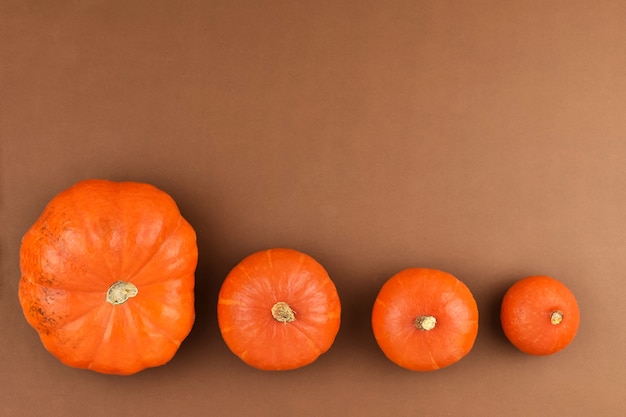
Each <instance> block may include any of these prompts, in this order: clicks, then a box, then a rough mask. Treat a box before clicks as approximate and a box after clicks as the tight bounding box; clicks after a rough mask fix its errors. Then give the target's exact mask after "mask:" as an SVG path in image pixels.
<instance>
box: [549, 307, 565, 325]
mask: <svg viewBox="0 0 626 417" xmlns="http://www.w3.org/2000/svg"><path fill="white" fill-rule="evenodd" d="M562 321H563V312H562V311H561V310H554V311H553V312H552V314H551V315H550V323H552V324H554V325H555V326H556V325H558V324H561V322H562Z"/></svg>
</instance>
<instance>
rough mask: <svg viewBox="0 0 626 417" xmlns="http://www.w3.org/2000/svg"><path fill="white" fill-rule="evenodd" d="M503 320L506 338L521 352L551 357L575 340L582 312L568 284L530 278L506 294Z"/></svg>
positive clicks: (518, 282)
mask: <svg viewBox="0 0 626 417" xmlns="http://www.w3.org/2000/svg"><path fill="white" fill-rule="evenodd" d="M500 320H501V322H502V329H503V330H504V334H505V335H506V337H507V338H508V339H509V341H510V342H511V343H512V344H513V345H514V346H515V347H517V348H518V349H519V350H521V351H522V352H525V353H528V354H531V355H550V354H553V353H556V352H558V351H560V350H562V349H563V348H565V347H566V346H567V345H569V344H570V343H571V342H572V340H574V337H575V336H576V333H577V332H578V326H579V324H580V311H579V309H578V303H577V302H576V298H575V297H574V294H572V292H571V291H570V290H569V289H568V288H567V287H566V286H565V284H563V283H562V282H560V281H558V280H556V279H554V278H551V277H547V276H530V277H526V278H524V279H521V280H519V281H517V282H516V283H515V284H513V285H512V286H511V287H510V288H509V290H508V291H507V292H506V294H505V295H504V298H503V300H502V306H501V310H500Z"/></svg>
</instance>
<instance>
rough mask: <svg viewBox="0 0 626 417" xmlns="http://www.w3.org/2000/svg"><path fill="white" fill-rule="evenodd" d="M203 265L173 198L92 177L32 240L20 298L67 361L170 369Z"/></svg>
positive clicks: (61, 197)
mask: <svg viewBox="0 0 626 417" xmlns="http://www.w3.org/2000/svg"><path fill="white" fill-rule="evenodd" d="M197 258H198V251H197V246H196V235H195V232H194V230H193V228H192V227H191V226H190V225H189V223H187V222H186V221H185V219H183V217H182V216H181V214H180V212H179V210H178V207H177V206H176V204H175V202H174V201H173V200H172V198H171V197H170V196H169V195H167V194H166V193H165V192H163V191H161V190H159V189H157V188H155V187H153V186H151V185H148V184H143V183H133V182H119V183H118V182H111V181H106V180H85V181H82V182H79V183H77V184H76V185H74V186H72V187H70V188H69V189H67V190H65V191H63V192H61V193H60V194H58V195H57V196H56V197H54V198H53V199H52V200H51V201H50V202H49V203H48V205H47V206H46V208H45V209H44V211H43V213H42V214H41V216H40V217H39V219H38V220H37V221H36V222H35V223H34V224H33V226H32V227H31V228H30V229H29V230H28V231H27V233H26V234H25V236H24V237H23V239H22V245H21V249H20V265H21V271H22V277H21V279H20V283H19V300H20V304H21V306H22V309H23V312H24V316H25V317H26V320H27V321H28V323H29V324H30V325H31V326H32V327H33V328H34V329H35V330H36V331H37V332H38V333H39V336H40V339H41V342H42V343H43V345H44V346H45V348H46V349H47V350H48V351H50V352H51V353H52V354H53V355H54V356H56V357H57V358H58V359H59V360H60V361H61V362H63V363H65V364H66V365H69V366H72V367H76V368H84V369H91V370H93V371H96V372H101V373H105V374H119V375H129V374H133V373H136V372H139V371H141V370H143V369H145V368H148V367H154V366H159V365H162V364H164V363H166V362H168V361H169V360H170V359H171V358H172V357H173V356H174V354H175V353H176V351H177V350H178V348H179V345H180V343H181V342H182V341H183V340H184V339H185V337H186V336H187V335H188V333H189V332H190V330H191V327H192V325H193V322H194V314H195V313H194V293H193V290H194V273H195V268H196V264H197ZM116 283H117V284H116ZM114 284H115V285H114ZM127 297H128V298H127Z"/></svg>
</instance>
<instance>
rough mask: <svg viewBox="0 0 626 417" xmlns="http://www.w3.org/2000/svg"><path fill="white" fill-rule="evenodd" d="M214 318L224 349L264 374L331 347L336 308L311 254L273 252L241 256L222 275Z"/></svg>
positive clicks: (328, 281)
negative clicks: (233, 265) (234, 264)
mask: <svg viewBox="0 0 626 417" xmlns="http://www.w3.org/2000/svg"><path fill="white" fill-rule="evenodd" d="M217 307H218V309H217V318H218V324H219V328H220V332H221V335H222V337H223V339H224V341H225V343H226V345H227V346H228V348H229V349H230V350H231V351H232V352H233V353H234V354H235V355H236V356H238V357H239V358H240V359H241V360H242V361H243V362H245V363H246V364H248V365H250V366H252V367H254V368H257V369H260V370H265V371H279V370H292V369H296V368H300V367H303V366H305V365H309V364H311V363H312V362H314V361H315V360H316V359H317V358H318V357H319V356H320V355H321V354H323V353H325V352H326V351H328V349H330V347H331V346H332V344H333V342H334V340H335V337H336V335H337V332H338V331H339V325H340V317H341V304H340V301H339V296H338V294H337V289H336V288H335V284H334V283H333V281H332V280H331V279H330V277H329V276H328V273H327V272H326V270H325V269H324V267H323V266H322V265H320V264H319V263H318V262H317V261H316V260H315V259H313V258H312V257H311V256H309V255H307V254H305V253H302V252H299V251H296V250H293V249H286V248H274V249H268V250H264V251H260V252H256V253H253V254H251V255H249V256H247V257H245V258H244V259H243V260H242V261H241V262H240V263H239V264H237V265H236V266H235V267H234V268H233V269H232V270H231V271H230V272H229V274H228V275H227V276H226V278H225V280H224V282H223V284H222V286H221V288H220V291H219V297H218V305H217Z"/></svg>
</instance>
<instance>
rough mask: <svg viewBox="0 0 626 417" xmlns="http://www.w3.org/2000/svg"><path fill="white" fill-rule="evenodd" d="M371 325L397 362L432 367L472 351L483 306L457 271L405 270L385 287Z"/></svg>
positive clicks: (422, 368) (416, 367)
mask: <svg viewBox="0 0 626 417" xmlns="http://www.w3.org/2000/svg"><path fill="white" fill-rule="evenodd" d="M372 329H373V331H374V337H375V338H376V342H377V343H378V345H379V346H380V348H381V350H382V351H383V353H384V354H385V355H386V356H387V358H389V359H390V360H391V361H392V362H394V363H395V364H397V365H399V366H401V367H403V368H406V369H409V370H412V371H433V370H436V369H440V368H444V367H446V366H449V365H452V364H453V363H455V362H457V361H459V360H460V359H461V358H463V357H464V356H466V355H467V354H468V353H469V352H470V350H471V349H472V347H473V345H474V341H475V340H476V336H477V334H478V307H477V305H476V301H475V300H474V297H473V296H472V293H471V292H470V290H469V288H467V286H466V285H465V284H464V283H463V282H461V281H459V280H458V279H457V278H456V277H454V276H453V275H451V274H449V273H447V272H443V271H438V270H435V269H426V268H411V269H406V270H404V271H401V272H399V273H397V274H395V275H394V276H392V277H391V278H389V280H387V282H385V284H384V285H383V286H382V288H381V289H380V292H379V293H378V296H377V297H376V301H375V302H374V307H373V309H372Z"/></svg>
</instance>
